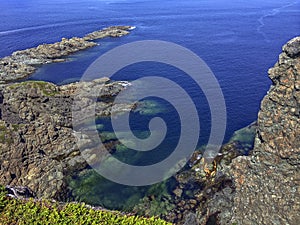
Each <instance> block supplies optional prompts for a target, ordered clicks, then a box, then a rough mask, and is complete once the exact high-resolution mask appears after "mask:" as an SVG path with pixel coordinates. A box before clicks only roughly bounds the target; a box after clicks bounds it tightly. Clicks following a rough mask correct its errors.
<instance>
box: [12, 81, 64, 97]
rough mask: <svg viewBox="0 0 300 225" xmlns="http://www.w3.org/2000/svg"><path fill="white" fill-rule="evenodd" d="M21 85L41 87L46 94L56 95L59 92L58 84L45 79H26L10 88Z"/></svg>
mask: <svg viewBox="0 0 300 225" xmlns="http://www.w3.org/2000/svg"><path fill="white" fill-rule="evenodd" d="M20 87H26V88H36V89H39V90H41V92H42V93H43V94H44V95H45V96H55V95H56V94H58V91H57V88H56V86H55V85H54V84H52V83H49V82H45V81H24V82H21V83H16V84H13V85H10V86H9V88H10V89H15V88H20Z"/></svg>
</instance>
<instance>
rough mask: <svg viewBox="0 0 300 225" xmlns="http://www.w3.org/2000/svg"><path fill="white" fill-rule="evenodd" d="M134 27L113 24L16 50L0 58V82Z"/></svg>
mask: <svg viewBox="0 0 300 225" xmlns="http://www.w3.org/2000/svg"><path fill="white" fill-rule="evenodd" d="M132 28H133V27H131V26H113V27H108V28H105V29H103V30H100V31H95V32H93V33H90V34H87V35H86V36H85V37H83V38H79V37H73V38H70V39H67V38H62V40H61V41H60V42H56V43H54V44H42V45H39V46H38V47H35V48H30V49H26V50H22V51H16V52H14V53H13V54H12V55H11V56H7V57H5V58H2V59H0V83H7V82H9V81H14V80H17V79H22V78H25V77H28V76H29V75H31V74H32V73H34V72H35V71H36V69H37V66H39V65H43V64H48V63H54V62H63V61H66V58H64V57H65V56H67V55H70V54H72V53H75V52H78V51H81V50H84V49H87V48H90V47H93V46H95V45H97V43H95V42H92V41H91V40H96V39H101V38H105V37H121V36H124V35H127V34H129V31H128V30H131V29H132Z"/></svg>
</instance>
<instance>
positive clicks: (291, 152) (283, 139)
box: [231, 37, 300, 225]
mask: <svg viewBox="0 0 300 225" xmlns="http://www.w3.org/2000/svg"><path fill="white" fill-rule="evenodd" d="M269 76H270V78H271V80H272V82H273V84H272V86H271V88H270V90H269V92H268V94H267V95H266V96H265V98H264V99H263V101H262V103H261V109H260V112H259V115H258V129H257V135H256V139H255V147H254V150H253V153H252V156H251V157H246V156H243V157H238V158H236V159H235V160H234V161H233V163H232V165H231V167H232V175H233V179H234V184H235V188H236V193H235V197H234V203H233V216H232V220H231V222H232V223H233V222H235V223H237V224H291V225H297V224H300V217H299V212H300V188H299V187H300V37H297V38H294V39H292V40H291V41H289V42H288V43H287V44H286V45H284V47H283V52H282V54H281V55H280V57H279V61H278V62H277V63H276V65H275V66H274V67H273V68H272V69H270V70H269Z"/></svg>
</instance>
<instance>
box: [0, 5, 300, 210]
mask: <svg viewBox="0 0 300 225" xmlns="http://www.w3.org/2000/svg"><path fill="white" fill-rule="evenodd" d="M0 9H1V10H0V16H1V20H2V21H1V23H0V46H1V48H0V57H5V56H8V55H10V54H11V53H12V52H14V51H17V50H22V49H26V48H31V47H35V46H37V45H39V44H43V43H53V42H57V41H60V40H61V38H62V37H66V38H70V37H73V36H79V37H81V36H84V35H85V34H87V33H89V32H92V31H95V30H99V29H102V28H104V27H108V26H113V25H131V26H136V29H134V30H133V31H131V34H129V35H127V36H124V37H121V38H105V39H103V40H99V41H98V43H99V44H100V45H99V46H96V47H94V48H91V49H88V50H85V51H82V52H79V53H76V54H74V55H72V56H70V60H69V61H67V62H65V63H56V64H51V65H44V66H42V67H40V68H39V69H38V71H37V72H36V73H35V74H34V75H33V76H32V77H30V78H29V79H33V80H45V81H50V82H53V83H56V84H64V83H68V82H72V81H77V80H80V77H81V76H82V75H83V73H84V71H85V70H86V69H87V68H88V66H89V65H90V64H91V63H92V62H93V61H94V60H95V59H97V58H98V57H99V56H100V55H102V54H104V53H105V52H107V51H109V50H111V49H113V48H114V47H117V46H121V45H123V44H126V43H130V42H133V41H141V40H162V41H169V42H173V43H176V44H179V45H182V46H183V47H185V48H188V49H190V50H191V51H193V52H194V53H196V54H197V55H198V56H199V57H201V58H202V59H203V60H204V61H205V62H206V64H207V65H208V66H209V67H210V68H211V70H212V71H213V73H214V75H215V76H216V78H217V80H218V82H219V84H220V87H221V89H222V92H223V95H224V98H225V103H226V109H227V121H226V122H227V127H226V134H225V137H224V142H226V141H228V140H229V139H230V137H231V135H232V134H233V133H234V131H236V130H238V129H241V128H243V127H245V126H247V125H249V124H250V123H252V122H253V121H255V120H256V119H257V113H258V111H259V107H260V102H261V100H262V98H263V97H264V95H265V94H266V92H267V90H268V89H269V87H270V85H271V81H270V80H269V78H268V73H267V71H268V69H269V68H270V67H272V66H273V65H274V64H275V63H276V61H277V59H278V55H279V53H280V52H281V47H282V45H283V44H284V43H286V42H287V41H288V40H289V39H291V38H293V37H295V36H297V35H299V31H300V18H299V15H300V1H298V0H277V1H271V0H266V1H260V0H250V1H242V0H232V1H226V0H213V1H211V0H199V1H195V0H186V1H180V0H160V1H159V0H144V1H143V0H133V1H131V0H81V1H77V0H52V1H46V0H39V1H32V0H26V1H21V0H10V1H4V0H0ZM157 74H159V75H160V76H163V77H166V78H169V79H172V80H173V81H174V82H176V83H177V84H179V85H182V86H183V87H184V89H185V90H186V91H187V92H188V93H189V95H191V96H192V98H193V99H194V98H196V97H198V96H199V95H200V96H202V97H200V98H201V99H200V101H198V102H199V103H198V104H197V110H198V112H199V115H200V124H201V134H200V138H199V142H198V146H201V145H203V144H205V143H206V142H207V139H208V135H209V132H210V128H211V124H210V113H209V106H208V104H207V100H206V99H205V96H204V95H203V93H201V90H198V89H196V88H195V85H194V84H193V83H192V82H191V83H190V82H189V79H187V78H186V77H185V76H186V74H184V73H183V72H182V71H179V70H177V69H175V68H172V67H169V66H165V65H161V64H157V63H152V64H151V63H139V64H136V65H132V66H129V67H127V68H124V69H123V70H121V71H119V72H118V73H117V74H115V75H114V76H113V79H114V80H129V81H132V80H135V79H137V78H141V77H145V76H151V75H157ZM156 104H158V105H160V107H161V108H162V111H164V110H165V111H168V112H169V113H170V112H172V107H171V106H169V105H168V104H167V103H165V102H164V101H161V100H157V99H156ZM150 114H151V113H150ZM161 114H163V113H161ZM144 116H145V117H146V119H145V118H144V119H143V117H139V116H138V118H137V120H136V122H135V123H133V126H135V127H136V130H147V124H146V123H147V121H149V120H148V119H147V118H148V117H149V116H151V115H149V114H147V115H144ZM152 116H153V115H152ZM162 116H163V115H162ZM165 119H166V120H167V123H168V124H169V125H170V126H171V128H170V133H169V137H170V140H169V141H170V142H166V143H164V146H163V148H168V147H169V148H170V147H171V146H173V144H174V142H175V141H174V140H173V139H176V138H175V137H177V136H178V126H177V125H176V124H177V123H176V121H175V120H176V119H178V118H177V117H176V116H174V118H173V117H171V118H170V117H169V116H165ZM143 121H144V122H143ZM145 121H146V122H145ZM100 122H101V123H103V124H107V121H100ZM107 127H109V125H107ZM168 143H169V145H168ZM113 190H114V189H113V188H111V189H110V191H111V194H116V193H117V192H120V189H119V188H116V191H115V192H114V191H113ZM126 190H127V189H126ZM135 191H136V190H135ZM126 193H127V192H126ZM129 193H131V192H130V191H129ZM126 196H127V197H128V196H130V194H128V195H126ZM123 197H124V196H123ZM91 203H95V202H91ZM104 206H106V207H110V208H121V207H119V206H117V207H114V206H113V204H112V205H110V204H106V205H105V204H104Z"/></svg>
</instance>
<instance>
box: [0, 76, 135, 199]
mask: <svg viewBox="0 0 300 225" xmlns="http://www.w3.org/2000/svg"><path fill="white" fill-rule="evenodd" d="M125 83H126V84H128V82H124V81H119V82H112V81H110V80H109V79H108V78H101V79H98V80H94V81H91V82H80V83H72V84H68V85H64V86H56V85H54V84H52V83H47V82H42V81H26V82H22V83H15V84H9V85H5V86H3V87H2V88H1V90H0V181H1V184H3V185H12V186H26V187H28V188H29V189H31V190H32V191H33V192H34V193H35V195H36V196H37V197H38V198H41V197H43V198H54V199H60V200H66V198H67V196H68V188H67V183H66V178H67V177H68V176H69V175H71V174H72V173H73V172H75V171H78V170H80V169H82V168H85V167H86V166H87V164H86V162H85V159H84V158H83V157H82V156H81V153H80V151H79V148H78V147H79V146H78V144H81V145H84V146H85V149H86V152H87V154H89V155H93V154H92V151H93V149H94V148H95V146H93V141H92V140H89V139H86V141H85V142H81V143H77V144H76V139H75V136H74V132H73V129H72V103H73V94H74V92H75V91H76V89H81V88H85V89H86V90H88V88H102V90H103V91H102V92H101V94H100V96H99V99H100V98H102V97H103V98H105V101H98V102H97V104H96V116H109V115H111V113H115V114H117V113H122V112H124V111H126V110H127V111H130V110H132V109H133V108H134V107H135V105H134V104H120V105H115V104H114V107H113V110H114V111H112V104H113V100H114V97H115V96H116V95H117V94H118V93H119V92H120V91H121V90H123V89H124V88H125V86H126V85H124V84H125ZM82 101H83V102H86V103H88V102H89V101H91V100H90V99H89V96H86V97H85V98H83V99H82ZM87 106H88V104H87V105H85V106H84V105H83V106H82V107H87ZM112 144H113V143H110V142H108V143H107V145H112Z"/></svg>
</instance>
